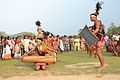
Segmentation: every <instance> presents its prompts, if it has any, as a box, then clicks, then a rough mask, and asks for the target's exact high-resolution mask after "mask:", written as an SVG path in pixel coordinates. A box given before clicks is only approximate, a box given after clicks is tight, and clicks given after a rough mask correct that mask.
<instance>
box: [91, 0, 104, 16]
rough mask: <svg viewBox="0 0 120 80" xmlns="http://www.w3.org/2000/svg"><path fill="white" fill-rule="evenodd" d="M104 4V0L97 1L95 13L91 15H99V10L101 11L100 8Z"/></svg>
mask: <svg viewBox="0 0 120 80" xmlns="http://www.w3.org/2000/svg"><path fill="white" fill-rule="evenodd" d="M102 4H104V2H103V1H101V2H97V3H96V9H95V13H92V14H91V15H95V16H97V15H99V11H100V9H102V7H101V6H102Z"/></svg>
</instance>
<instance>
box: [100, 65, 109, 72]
mask: <svg viewBox="0 0 120 80" xmlns="http://www.w3.org/2000/svg"><path fill="white" fill-rule="evenodd" d="M107 66H108V65H107V64H105V65H104V66H100V67H99V69H98V71H101V70H103V69H105V68H106V67H107Z"/></svg>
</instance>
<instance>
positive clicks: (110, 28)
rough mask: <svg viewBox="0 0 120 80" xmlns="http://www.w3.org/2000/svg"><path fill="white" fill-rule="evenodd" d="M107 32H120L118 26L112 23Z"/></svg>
mask: <svg viewBox="0 0 120 80" xmlns="http://www.w3.org/2000/svg"><path fill="white" fill-rule="evenodd" d="M107 34H120V26H116V25H115V24H114V23H111V25H110V27H109V28H108V31H107Z"/></svg>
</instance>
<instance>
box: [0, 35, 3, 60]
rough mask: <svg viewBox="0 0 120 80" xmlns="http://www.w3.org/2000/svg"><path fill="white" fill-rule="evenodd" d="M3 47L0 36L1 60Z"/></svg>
mask: <svg viewBox="0 0 120 80" xmlns="http://www.w3.org/2000/svg"><path fill="white" fill-rule="evenodd" d="M2 53H3V45H2V36H0V58H2Z"/></svg>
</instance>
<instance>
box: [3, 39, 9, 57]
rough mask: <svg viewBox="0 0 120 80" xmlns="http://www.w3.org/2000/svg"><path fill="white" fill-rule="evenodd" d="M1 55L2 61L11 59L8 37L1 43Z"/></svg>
mask: <svg viewBox="0 0 120 80" xmlns="http://www.w3.org/2000/svg"><path fill="white" fill-rule="evenodd" d="M3 46H4V48H3V54H2V58H3V59H11V50H10V46H9V37H6V38H5V40H4V43H3Z"/></svg>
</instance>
